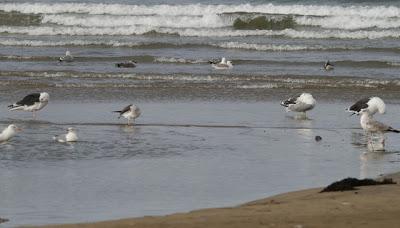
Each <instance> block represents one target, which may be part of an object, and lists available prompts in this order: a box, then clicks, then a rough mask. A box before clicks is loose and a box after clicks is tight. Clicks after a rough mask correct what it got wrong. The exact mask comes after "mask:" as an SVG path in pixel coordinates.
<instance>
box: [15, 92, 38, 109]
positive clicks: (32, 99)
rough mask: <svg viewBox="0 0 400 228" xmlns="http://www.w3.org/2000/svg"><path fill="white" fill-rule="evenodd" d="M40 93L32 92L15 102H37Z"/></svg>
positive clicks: (24, 103) (25, 103)
mask: <svg viewBox="0 0 400 228" xmlns="http://www.w3.org/2000/svg"><path fill="white" fill-rule="evenodd" d="M39 98H40V93H32V94H29V95H27V96H25V97H24V98H23V99H22V100H20V101H18V102H17V103H15V104H16V105H17V106H24V105H27V106H30V105H33V104H35V102H39ZM8 107H14V105H9V106H8Z"/></svg>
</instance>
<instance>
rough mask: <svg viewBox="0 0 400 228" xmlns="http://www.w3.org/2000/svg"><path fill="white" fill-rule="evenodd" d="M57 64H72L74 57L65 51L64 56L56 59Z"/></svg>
mask: <svg viewBox="0 0 400 228" xmlns="http://www.w3.org/2000/svg"><path fill="white" fill-rule="evenodd" d="M58 61H59V62H67V63H68V62H73V61H74V57H73V56H72V55H71V52H70V51H66V52H65V55H64V56H61V57H60V58H59V59H58Z"/></svg>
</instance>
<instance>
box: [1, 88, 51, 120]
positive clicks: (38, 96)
mask: <svg viewBox="0 0 400 228" xmlns="http://www.w3.org/2000/svg"><path fill="white" fill-rule="evenodd" d="M49 99H50V95H49V94H48V93H46V92H42V93H32V94H29V95H27V96H25V97H24V98H23V99H22V100H20V101H18V102H16V103H14V104H12V105H9V106H8V108H9V110H10V111H18V110H21V111H27V112H32V115H33V118H35V117H36V112H37V111H39V110H41V109H42V108H44V107H45V106H46V105H47V104H48V103H49Z"/></svg>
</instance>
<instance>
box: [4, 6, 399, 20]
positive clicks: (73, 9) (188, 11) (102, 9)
mask: <svg viewBox="0 0 400 228" xmlns="http://www.w3.org/2000/svg"><path fill="white" fill-rule="evenodd" d="M0 10H2V11H5V12H12V11H15V12H21V13H27V14H61V13H78V14H97V15H105V14H109V15H155V14H157V15H204V14H222V13H234V12H249V13H251V12H257V13H265V14H282V15H314V16H349V15H350V16H351V15H357V16H363V17H374V18H383V17H385V18H390V17H399V15H400V8H399V7H396V6H383V5H380V6H379V5H378V6H371V5H368V6H361V5H353V6H352V5H349V6H340V5H338V6H332V5H301V4H292V5H286V4H285V5H278V4H272V3H269V4H237V5H233V4H232V5H223V4H219V5H206V4H185V5H167V4H161V5H130V4H103V3H1V4H0Z"/></svg>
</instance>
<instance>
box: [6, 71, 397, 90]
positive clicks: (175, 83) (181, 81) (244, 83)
mask: <svg viewBox="0 0 400 228" xmlns="http://www.w3.org/2000/svg"><path fill="white" fill-rule="evenodd" d="M0 76H1V77H2V78H3V79H4V80H2V81H3V82H5V83H7V85H9V84H13V83H14V84H19V83H20V82H21V80H20V79H21V78H27V77H28V78H36V79H37V78H58V80H57V81H56V82H57V83H58V86H60V87H68V86H74V87H86V86H88V85H90V86H91V87H126V86H130V87H139V88H140V87H144V86H148V87H160V86H161V87H165V88H167V87H174V88H175V87H180V86H182V87H185V86H191V85H193V86H198V85H199V82H201V86H203V87H204V88H216V87H219V88H220V87H227V88H242V89H275V88H298V89H302V88H304V89H319V88H338V89H340V88H346V89H348V88H376V89H395V90H398V89H399V88H400V80H399V79H372V78H361V77H360V78H358V77H352V78H350V77H335V78H332V77H329V78H327V77H326V76H312V77H311V76H261V75H259V76H250V75H229V76H227V75H190V74H176V75H154V74H134V73H114V74H109V73H78V72H51V71H50V72H4V71H3V72H0ZM63 78H65V79H67V80H65V81H64V80H62V79H63ZM69 78H72V79H74V80H79V81H76V82H74V81H71V80H69ZM99 78H102V79H108V78H109V79H113V78H119V79H121V80H120V81H115V80H101V81H99V80H97V79H99ZM23 81H26V82H29V83H30V82H32V83H33V84H35V82H38V83H41V85H46V84H48V86H54V81H53V80H49V81H47V82H48V83H46V80H40V81H38V80H23ZM29 83H28V84H29Z"/></svg>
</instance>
